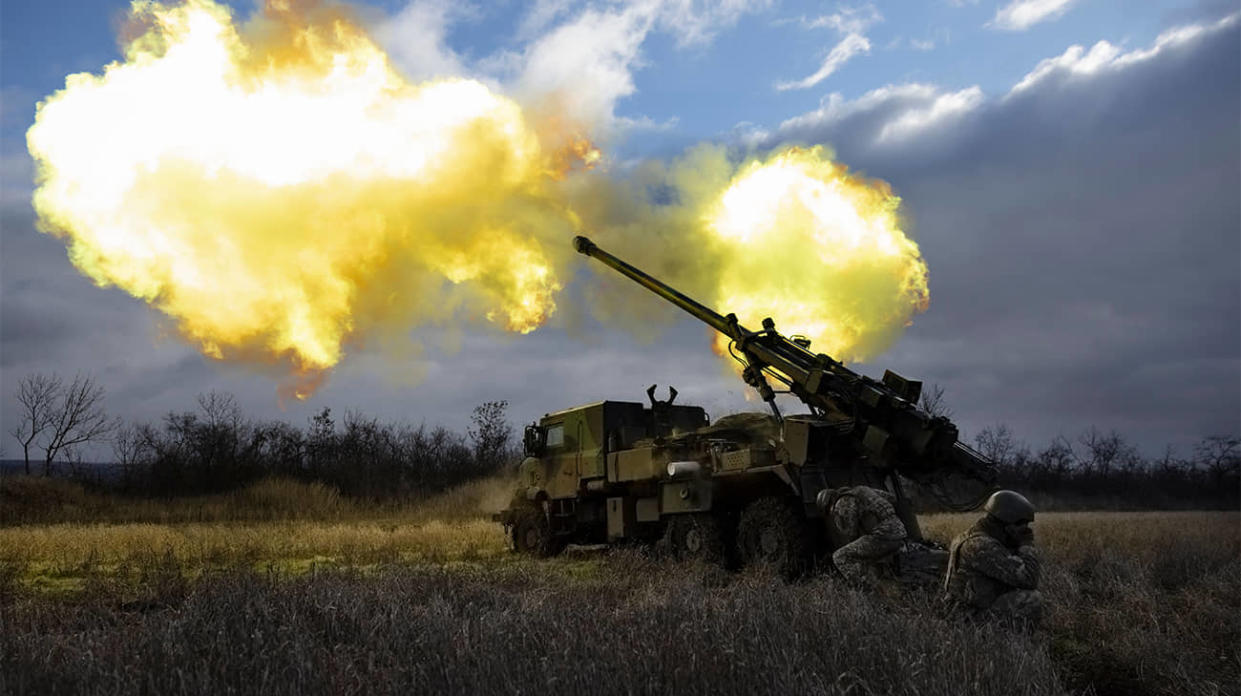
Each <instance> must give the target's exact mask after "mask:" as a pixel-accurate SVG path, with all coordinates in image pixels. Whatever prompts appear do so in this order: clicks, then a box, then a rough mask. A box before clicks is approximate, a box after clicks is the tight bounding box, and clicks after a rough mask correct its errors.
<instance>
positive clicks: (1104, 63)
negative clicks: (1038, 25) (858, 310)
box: [738, 12, 1241, 148]
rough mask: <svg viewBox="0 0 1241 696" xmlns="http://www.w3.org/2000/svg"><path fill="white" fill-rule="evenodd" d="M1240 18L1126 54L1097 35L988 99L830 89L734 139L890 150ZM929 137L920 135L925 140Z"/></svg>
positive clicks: (927, 88) (1166, 36)
mask: <svg viewBox="0 0 1241 696" xmlns="http://www.w3.org/2000/svg"><path fill="white" fill-rule="evenodd" d="M1239 22H1241V12H1239V13H1234V14H1231V15H1228V16H1226V17H1224V18H1222V19H1219V20H1217V21H1214V22H1211V23H1206V24H1190V25H1186V26H1182V27H1178V28H1175V29H1172V30H1169V31H1167V32H1165V33H1163V34H1161V35H1160V36H1159V37H1158V38H1157V39H1155V41H1154V42H1153V43H1152V44H1151V45H1150V47H1148V48H1143V49H1135V50H1132V51H1128V52H1125V51H1123V50H1122V49H1121V48H1119V47H1117V46H1114V45H1112V44H1110V43H1108V42H1107V41H1100V42H1098V43H1096V44H1095V45H1094V46H1093V47H1092V48H1090V49H1089V50H1087V49H1085V48H1084V47H1082V46H1071V47H1070V48H1069V49H1068V50H1066V51H1065V52H1064V53H1063V54H1061V55H1059V56H1055V57H1052V58H1047V59H1045V60H1043V61H1040V62H1039V63H1038V65H1037V66H1035V68H1034V69H1033V70H1031V71H1030V72H1029V74H1027V75H1025V76H1024V77H1023V78H1022V79H1021V80H1020V81H1018V82H1017V83H1016V84H1015V85H1014V86H1013V87H1012V89H1011V90H1010V91H1009V92H1008V94H1006V95H1003V96H1001V97H999V98H992V99H990V100H989V99H988V98H987V96H986V95H985V94H984V93H983V91H982V90H981V89H980V88H979V87H977V86H971V87H967V88H964V89H960V90H956V91H946V90H944V89H942V88H940V87H937V86H935V85H930V84H923V83H911V84H902V85H886V86H884V87H880V88H878V89H874V90H871V91H869V92H867V93H865V94H863V95H862V96H860V97H858V98H856V99H846V98H845V97H844V96H843V95H841V94H840V93H832V94H831V95H829V96H827V97H826V98H824V99H823V100H822V102H821V103H820V105H819V108H817V109H815V110H813V111H810V112H807V113H804V114H801V115H799V116H795V117H793V118H790V119H788V120H786V121H784V122H783V123H781V124H780V126H779V127H778V128H777V129H776V130H775V131H774V132H773V133H766V132H761V137H754V136H752V135H751V136H750V137H746V138H740V137H739V138H738V142H741V143H745V144H755V143H758V144H766V145H767V146H771V145H773V144H775V143H776V142H780V141H783V140H786V139H792V140H805V139H807V138H808V137H809V138H810V139H814V137H816V136H814V135H812V134H816V133H818V134H821V133H829V132H830V133H836V134H845V135H837V136H836V137H840V138H845V139H847V140H849V142H851V143H853V144H854V145H855V146H858V147H861V148H888V147H891V146H895V145H897V144H901V145H904V144H906V143H908V142H910V141H911V140H914V139H915V138H914V136H915V135H926V134H928V133H929V132H932V131H938V132H939V133H940V134H947V133H949V132H950V131H951V132H954V133H958V134H959V131H960V129H956V128H954V126H955V125H956V124H959V123H960V122H961V121H962V120H963V119H965V118H966V117H967V116H969V115H970V114H972V113H974V112H977V111H980V110H982V109H985V108H987V107H988V106H989V105H995V104H1000V103H1003V102H1005V101H1006V100H1008V99H1009V98H1010V97H1012V96H1014V95H1017V94H1021V93H1024V92H1027V91H1029V90H1031V89H1032V88H1034V87H1035V86H1037V85H1039V84H1040V83H1042V82H1044V81H1046V80H1051V79H1065V78H1069V79H1072V78H1080V77H1086V76H1095V75H1098V74H1100V73H1104V72H1108V71H1113V72H1115V71H1120V70H1123V69H1125V68H1127V67H1129V66H1133V65H1136V64H1138V63H1144V62H1147V61H1150V60H1151V59H1153V58H1155V57H1156V56H1158V55H1159V54H1161V53H1162V52H1165V51H1167V50H1169V49H1172V48H1174V47H1179V46H1182V45H1185V44H1189V43H1192V42H1195V41H1198V40H1200V39H1202V38H1203V37H1204V36H1205V35H1206V34H1209V33H1214V32H1220V31H1224V30H1228V29H1231V28H1235V26H1236V25H1237V24H1238V23H1239ZM808 79H809V78H808ZM756 132H757V131H756ZM933 139H934V138H922V141H925V142H924V144H926V143H929V142H930V141H931V140H933Z"/></svg>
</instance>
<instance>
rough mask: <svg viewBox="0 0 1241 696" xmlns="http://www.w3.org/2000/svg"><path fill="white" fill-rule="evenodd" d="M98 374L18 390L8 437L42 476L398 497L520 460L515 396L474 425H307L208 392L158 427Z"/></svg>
mask: <svg viewBox="0 0 1241 696" xmlns="http://www.w3.org/2000/svg"><path fill="white" fill-rule="evenodd" d="M103 396H104V390H103V388H102V387H100V386H99V385H98V384H97V383H96V382H95V381H94V380H93V379H91V378H89V377H83V376H78V377H75V378H74V379H73V380H72V381H69V382H66V381H65V380H63V379H61V378H60V377H57V376H54V375H53V376H49V375H42V374H35V375H31V376H28V377H26V378H25V379H23V380H22V382H21V384H20V385H19V386H18V389H17V400H18V402H19V405H20V406H21V418H20V422H19V423H18V424H17V425H15V426H14V427H13V428H12V429H11V430H10V434H11V435H12V436H13V437H14V438H15V439H16V440H17V441H18V443H19V444H20V445H21V451H22V453H23V455H24V459H25V470H26V473H27V474H30V473H32V466H31V463H32V461H34V462H35V464H36V467H38V468H40V469H41V470H42V473H43V474H44V475H51V474H53V473H54V472H55V473H61V472H64V471H66V470H67V471H68V472H69V473H70V474H71V475H74V476H76V477H78V478H84V479H93V482H94V483H97V484H102V485H107V486H108V487H110V488H115V489H119V490H120V491H122V492H126V493H132V494H138V495H159V496H169V495H199V494H207V493H219V492H223V491H228V490H232V489H236V488H239V487H242V486H245V485H248V484H250V483H253V482H254V481H257V480H259V479H262V478H265V477H269V476H282V477H288V478H293V479H298V480H304V481H318V482H321V483H325V484H328V485H330V486H333V487H335V488H336V489H338V490H339V491H340V492H341V493H343V494H346V495H351V496H355V497H364V498H393V497H407V496H418V495H425V494H429V493H434V492H437V491H440V490H443V489H445V488H448V487H451V486H454V485H457V484H459V483H463V482H465V481H468V480H471V479H476V478H479V477H483V476H488V475H491V474H493V473H495V472H497V471H499V470H500V469H502V468H504V467H505V466H506V465H511V464H512V463H514V461H515V459H516V458H517V456H518V454H519V453H518V452H517V451H516V450H515V449H514V442H515V439H514V438H513V428H512V426H511V425H510V424H509V422H508V418H507V408H508V403H507V402H505V401H489V402H486V403H484V404H481V405H480V406H478V407H476V408H475V409H474V411H473V413H472V415H471V418H470V423H471V425H470V427H469V428H468V429H467V430H466V432H465V433H460V432H457V431H454V430H450V429H448V428H445V427H443V426H427V425H417V426H413V425H409V424H403V423H385V422H380V421H379V420H378V419H376V418H373V417H369V416H366V415H364V414H361V413H358V412H353V411H350V412H347V413H346V414H345V415H344V417H343V418H341V419H340V420H339V422H338V421H337V419H336V418H335V417H334V416H333V414H332V411H331V409H328V408H324V409H322V410H321V411H319V412H318V413H317V414H316V415H315V416H314V417H312V418H311V419H310V420H309V422H308V423H307V425H306V426H305V427H303V428H299V427H296V426H294V425H291V424H289V423H287V422H284V421H279V420H271V421H260V420H254V419H251V418H247V417H246V416H245V415H244V414H243V413H242V410H241V408H240V406H239V405H238V404H237V402H236V399H235V398H234V397H233V396H232V395H229V394H221V393H216V392H212V393H209V394H202V395H199V396H198V398H197V403H196V405H195V408H192V409H189V410H185V411H174V412H171V413H169V414H167V415H166V416H164V418H163V419H162V420H160V421H158V422H155V423H125V422H123V421H122V420H120V419H115V418H110V417H109V416H108V415H107V413H106V411H105V410H104V408H103ZM88 445H94V446H96V447H99V446H104V447H109V446H110V447H111V450H112V454H113V458H114V460H115V462H116V464H115V465H112V466H111V467H110V469H111V470H110V471H108V474H109V475H108V476H106V477H100V476H99V474H100V473H101V472H102V471H105V470H106V469H101V468H100V467H99V465H90V466H88V465H86V464H84V463H83V461H82V459H83V453H84V452H85V451H86V450H85V447H87V446H88Z"/></svg>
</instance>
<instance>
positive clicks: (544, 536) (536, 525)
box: [511, 503, 562, 557]
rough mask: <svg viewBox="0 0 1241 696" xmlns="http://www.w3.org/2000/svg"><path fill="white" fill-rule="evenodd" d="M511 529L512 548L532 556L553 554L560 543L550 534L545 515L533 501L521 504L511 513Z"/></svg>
mask: <svg viewBox="0 0 1241 696" xmlns="http://www.w3.org/2000/svg"><path fill="white" fill-rule="evenodd" d="M513 517H514V520H513V528H512V531H511V535H512V542H513V549H514V550H515V551H517V553H523V554H529V555H532V556H540V557H547V556H554V555H556V554H557V553H559V552H560V549H561V547H562V545H561V544H560V543H559V541H558V540H557V539H556V538H555V537H554V536H553V535H552V530H551V525H549V524H548V522H547V515H546V514H544V513H543V510H542V509H541V508H539V507H537V506H536V505H535V504H534V503H530V504H528V505H523V506H521V507H520V508H518V509H517V510H515V511H514V513H513Z"/></svg>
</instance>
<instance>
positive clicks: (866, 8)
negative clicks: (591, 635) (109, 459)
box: [0, 0, 1241, 457]
mask: <svg viewBox="0 0 1241 696" xmlns="http://www.w3.org/2000/svg"><path fill="white" fill-rule="evenodd" d="M231 4H232V6H233V7H234V8H235V9H236V11H237V12H238V13H239V14H240V15H242V16H244V15H246V14H248V13H249V12H250V11H252V10H253V7H254V6H253V4H252V3H251V2H248V1H244V2H235V3H231ZM127 7H128V4H127V3H124V2H111V1H110V0H91V1H89V2H73V1H66V2H59V3H45V2H34V1H27V0H6V1H5V2H4V3H3V4H2V5H0V176H2V181H0V257H2V258H0V293H2V294H0V418H2V420H3V430H4V431H5V432H6V433H7V431H8V430H9V429H10V428H11V427H13V424H14V423H15V422H16V421H15V419H16V418H17V409H16V404H15V402H14V399H13V397H12V394H13V391H14V390H15V388H16V385H17V382H18V381H19V380H20V379H21V378H22V377H24V376H26V375H29V374H32V373H36V372H58V373H61V374H65V375H71V374H74V373H83V374H89V375H92V376H94V377H95V378H96V379H97V380H98V381H99V383H100V384H101V385H103V386H104V387H105V388H106V390H107V406H108V409H109V411H110V412H112V413H115V414H117V415H119V416H122V417H124V418H126V419H129V420H135V421H157V420H158V419H160V418H161V417H162V416H163V415H164V414H166V413H168V412H169V411H180V410H188V409H192V408H193V405H194V399H195V396H196V395H197V394H200V393H206V392H210V391H221V392H228V393H231V394H234V395H235V396H236V397H237V399H238V402H239V403H240V404H241V405H242V407H243V408H244V409H245V410H246V412H247V413H249V414H251V415H253V416H255V417H258V418H280V419H284V420H288V421H290V422H293V423H296V424H304V423H305V422H306V421H307V419H308V418H309V417H310V416H311V415H313V414H314V413H316V412H317V411H319V410H320V409H322V408H324V407H331V408H332V409H333V412H335V413H342V412H344V411H346V410H351V409H352V410H356V411H360V412H363V413H366V414H368V415H374V416H377V417H379V418H381V419H385V420H395V421H406V422H410V423H414V424H417V423H428V424H444V425H447V426H449V427H454V428H464V426H465V425H466V423H467V422H468V416H469V413H470V410H471V408H472V407H473V406H475V405H477V404H479V403H482V402H484V401H489V400H497V399H504V400H507V401H508V402H509V403H510V411H511V414H512V418H513V420H514V421H515V422H517V423H521V422H529V421H531V420H533V419H535V418H537V417H538V416H539V415H540V414H542V413H544V412H549V411H555V410H560V409H562V408H565V407H567V406H570V405H573V404H578V403H588V402H592V401H596V400H600V399H604V398H608V399H618V400H634V401H640V400H644V398H645V396H644V394H643V391H644V390H645V388H646V386H647V385H649V384H652V383H658V384H660V385H668V384H672V385H674V386H676V388H677V390H678V391H679V392H680V393H681V397H680V401H682V402H685V403H698V404H701V405H703V406H705V407H706V408H707V409H708V411H709V412H710V413H711V415H712V416H716V417H718V416H719V415H723V414H725V413H728V412H730V411H733V410H752V409H755V408H756V405H755V403H754V402H752V401H747V400H746V398H745V387H744V385H743V384H742V383H741V382H740V380H739V379H737V378H736V377H735V375H732V374H731V373H729V372H728V370H727V369H725V367H723V366H722V363H721V361H720V359H719V358H717V357H716V356H715V355H714V354H713V353H712V352H711V350H710V347H709V343H708V336H707V334H706V331H705V329H703V328H702V327H701V326H699V325H697V324H696V323H694V322H693V320H691V319H688V318H677V317H675V316H673V315H671V314H670V313H668V312H666V311H664V310H662V309H659V308H656V307H654V305H655V303H657V300H655V299H654V298H653V297H652V298H651V299H650V302H651V303H652V308H651V309H650V310H649V311H650V321H649V322H647V323H644V324H643V325H640V326H636V327H635V326H634V324H633V322H629V323H627V324H626V326H625V327H623V328H622V327H618V326H615V325H612V324H610V323H608V322H607V321H604V320H600V319H598V318H596V317H594V316H592V315H591V312H590V306H589V303H590V301H591V298H592V295H591V288H592V287H594V286H596V285H597V284H598V283H599V282H600V278H601V277H602V274H603V273H606V272H609V271H607V270H606V269H602V270H598V269H593V268H589V267H588V266H587V265H586V264H588V263H589V262H588V261H587V260H586V259H584V258H582V259H581V262H580V263H581V265H580V266H579V267H578V269H577V271H576V273H575V275H574V277H573V278H572V280H571V282H570V283H569V284H568V287H567V288H566V289H565V291H564V293H565V298H564V302H562V303H561V304H562V311H561V312H560V313H559V314H558V315H555V316H553V317H552V319H551V320H550V321H549V322H548V323H547V324H546V325H545V326H543V327H542V328H540V329H538V330H536V331H533V332H531V333H529V334H525V335H514V334H508V333H505V332H502V331H498V330H489V329H487V328H486V327H473V326H471V327H470V328H467V329H464V330H460V331H442V330H438V329H436V330H431V329H425V328H423V329H418V330H411V332H410V335H409V338H410V343H409V348H408V350H405V351H404V352H403V353H402V354H401V355H399V356H394V355H393V353H392V352H391V351H381V350H378V349H368V348H361V349H357V350H354V351H352V352H350V353H349V354H348V355H346V357H345V358H344V360H343V361H342V362H341V363H340V365H339V366H338V367H337V368H336V369H335V370H334V371H333V372H332V374H331V375H330V377H329V379H328V380H327V382H326V384H325V385H324V386H323V387H322V388H321V389H320V390H319V391H318V392H316V393H315V394H314V396H312V397H311V398H310V399H308V400H306V401H305V402H298V401H295V400H289V399H282V398H280V397H279V396H278V395H277V390H276V387H277V384H276V382H275V381H274V380H273V379H271V377H270V376H268V375H266V374H263V373H261V372H258V371H256V370H254V369H252V368H248V367H246V366H245V365H239V364H235V363H227V362H220V361H216V360H212V359H209V358H206V357H204V356H203V355H202V354H201V353H200V352H199V351H198V350H197V349H196V348H194V347H193V346H190V345H188V344H186V343H185V342H183V341H182V340H180V339H178V338H177V337H176V335H175V332H174V331H171V330H170V329H169V325H168V322H167V320H166V319H165V318H163V317H162V316H161V315H160V314H159V312H157V311H156V310H154V309H152V308H150V307H148V306H147V305H146V304H145V303H143V302H142V301H140V300H137V299H134V298H133V297H130V296H129V295H127V294H126V293H124V292H123V291H121V290H118V289H117V288H115V287H112V288H99V287H96V286H95V285H94V283H92V282H91V281H90V280H88V279H87V278H85V277H84V276H83V275H82V274H81V273H79V272H78V270H77V269H75V268H74V266H73V265H72V264H71V263H70V262H69V260H68V258H67V255H66V250H65V245H64V243H63V242H62V241H60V240H58V239H56V238H54V237H52V236H48V235H45V234H41V233H39V232H38V231H37V230H36V226H35V213H34V210H33V208H32V206H31V202H30V198H31V194H32V191H33V188H34V183H33V166H32V162H31V158H30V155H29V154H28V153H27V148H26V140H25V133H26V130H27V129H28V128H29V127H30V126H31V125H32V123H33V122H34V116H35V107H36V104H37V103H38V101H39V100H40V99H42V98H44V97H46V96H48V95H50V94H51V93H53V92H55V91H56V90H58V89H61V88H63V87H64V84H65V77H66V76H67V75H69V74H71V73H76V72H93V73H99V72H101V71H102V69H103V67H104V66H105V65H106V64H108V63H109V62H111V61H115V60H118V59H119V58H120V53H119V49H118V43H117V32H118V29H119V28H120V27H121V25H122V24H123V21H124V16H125V13H126V11H127ZM356 7H357V11H358V14H359V16H361V17H363V18H364V20H365V23H366V25H367V27H368V29H369V30H370V31H371V33H372V34H373V36H375V37H376V39H377V40H378V41H379V42H380V43H381V45H382V46H383V47H384V48H385V49H386V51H387V52H388V54H389V56H390V58H391V60H392V61H393V63H394V64H395V65H396V66H397V67H398V68H399V69H400V70H401V71H402V73H403V74H405V75H406V76H407V77H408V78H409V79H411V80H415V81H420V80H425V79H433V78H440V77H445V76H464V77H472V78H475V79H480V80H482V81H484V82H485V83H487V84H488V85H490V86H492V87H493V88H494V89H496V90H498V91H500V92H501V93H504V94H511V95H513V96H514V97H515V98H519V99H520V98H522V97H523V95H529V94H534V93H541V92H543V91H546V90H549V89H553V88H555V87H557V86H558V85H563V84H573V85H575V89H574V90H573V95H574V96H573V99H571V100H569V101H568V102H567V103H565V104H564V105H563V108H564V109H565V110H566V112H568V113H571V114H572V115H573V116H575V117H576V118H578V119H579V120H581V121H583V122H588V123H590V124H592V127H593V128H594V130H593V133H592V135H593V137H594V138H595V140H596V142H597V143H598V144H599V145H600V147H601V148H602V149H603V150H604V152H605V156H606V158H607V162H608V163H609V166H610V167H611V168H612V171H613V172H614V173H615V176H618V177H623V176H625V173H626V172H627V171H633V170H635V169H636V168H638V167H640V166H641V163H643V162H650V161H665V162H667V161H673V160H675V159H677V158H678V157H681V156H682V155H683V154H684V153H685V152H686V150H687V149H689V148H692V147H694V146H695V145H698V144H700V143H715V144H719V145H723V146H725V147H727V148H730V152H734V153H762V152H767V151H771V150H775V149H778V148H781V147H783V146H787V145H790V144H797V145H815V144H822V145H826V146H828V147H830V148H831V149H833V150H834V151H835V153H836V154H837V156H838V158H839V160H840V161H842V162H843V163H845V164H847V165H848V166H849V167H850V168H851V169H852V170H855V171H859V172H863V173H865V174H866V175H867V176H870V177H877V178H879V179H882V180H884V181H887V182H889V183H890V184H891V186H892V188H893V190H894V191H895V192H896V194H897V195H899V196H900V197H901V199H902V210H903V214H904V217H905V220H906V221H907V232H908V233H909V235H910V236H911V237H912V238H913V239H914V240H915V241H916V242H917V243H918V245H919V247H920V248H921V251H922V254H923V256H924V258H925V259H926V263H927V266H928V267H929V279H930V297H931V301H930V306H929V308H928V310H927V311H926V312H925V313H923V314H920V315H918V316H916V317H915V318H914V320H913V323H912V325H911V326H909V327H908V328H907V329H906V330H905V332H904V334H903V336H901V338H900V339H899V340H898V341H897V342H896V343H895V344H894V345H893V346H892V348H890V349H889V350H888V351H887V352H885V353H884V354H882V355H880V356H878V357H876V358H873V359H871V360H870V361H869V362H867V363H859V364H855V365H853V367H854V368H855V369H858V370H859V371H861V372H864V373H867V374H871V375H874V376H878V375H881V374H882V372H883V370H884V369H885V368H890V369H893V370H895V371H897V372H900V373H901V374H904V375H906V376H908V377H910V378H915V379H921V380H923V381H924V382H926V383H930V384H936V385H939V386H941V387H942V388H943V389H944V391H945V399H946V402H947V404H948V405H949V406H950V407H951V409H952V411H953V413H954V419H955V420H956V422H957V423H958V425H959V426H960V427H961V429H962V431H963V432H964V433H965V436H966V438H967V439H968V438H970V437H972V436H973V435H975V434H977V433H978V432H980V431H981V430H982V429H983V428H985V427H988V426H991V425H996V424H1000V423H1003V424H1006V425H1008V427H1009V428H1010V429H1011V430H1012V431H1013V432H1014V433H1015V434H1016V435H1017V436H1018V437H1019V438H1020V439H1023V440H1025V441H1027V442H1028V443H1029V444H1030V445H1031V446H1032V447H1033V448H1035V449H1038V448H1039V447H1042V446H1044V445H1046V444H1047V443H1048V442H1049V441H1050V440H1051V439H1052V438H1054V437H1057V436H1064V437H1067V438H1069V439H1075V438H1076V437H1078V436H1079V435H1080V434H1081V433H1082V432H1083V431H1084V430H1086V429H1089V428H1091V427H1094V428H1098V429H1101V430H1104V431H1107V430H1113V429H1114V430H1116V431H1117V432H1119V433H1120V434H1122V435H1124V436H1125V437H1126V438H1128V439H1129V440H1130V441H1132V442H1134V443H1135V444H1137V445H1138V446H1139V447H1141V448H1142V450H1143V451H1145V452H1146V453H1148V454H1151V455H1157V454H1159V453H1161V452H1162V451H1163V449H1164V447H1165V446H1167V445H1171V446H1173V447H1175V448H1176V450H1177V451H1178V452H1179V453H1181V454H1189V453H1190V449H1191V447H1192V444H1193V443H1194V442H1195V441H1197V440H1198V439H1200V438H1202V437H1204V436H1208V435H1216V434H1236V433H1238V432H1239V431H1241V194H1239V191H1241V60H1239V59H1238V56H1239V55H1241V22H1239V19H1238V13H1239V12H1241V10H1239V8H1238V6H1237V4H1236V3H1228V2H1223V3H1221V2H1166V1H1158V0H1151V1H1149V2H1135V1H1132V0H1128V1H1125V0H1112V1H1108V0H1017V1H1011V0H1003V1H1002V2H987V1H984V0H976V1H972V2H971V1H970V0H929V1H928V2H923V3H793V2H776V1H775V0H772V1H769V2H748V1H746V0H723V1H722V2H718V3H705V2H695V1H694V0H670V1H668V2H656V1H653V0H652V1H643V2H631V3H614V2H603V3H597V2H586V3H583V2H576V1H573V0H546V1H541V2H534V3H516V2H498V3H458V2H439V1H436V0H429V1H428V0H417V1H415V2H411V3H406V2H399V1H393V2H372V3H369V4H366V5H357V6H356ZM565 244H568V239H566V240H565ZM692 253H693V250H692V249H687V250H686V254H687V255H689V254H692ZM633 297H634V298H638V297H639V296H637V295H634V296H633ZM632 301H633V302H641V301H642V300H640V299H633V300H632ZM639 306H640V305H639ZM718 309H720V310H721V311H723V312H726V311H728V308H718ZM635 311H637V312H638V313H639V314H641V313H643V312H645V311H646V310H645V309H637V310H635ZM777 320H778V318H777ZM662 389H663V386H661V390H662ZM5 437H6V438H7V437H8V436H7V435H6V436H5ZM16 451H19V448H17V446H16V442H15V441H9V442H6V443H5V444H4V452H6V453H7V456H10V457H11V456H14V454H13V453H14V452H16ZM97 456H105V457H106V452H103V453H101V454H100V455H97Z"/></svg>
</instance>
